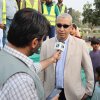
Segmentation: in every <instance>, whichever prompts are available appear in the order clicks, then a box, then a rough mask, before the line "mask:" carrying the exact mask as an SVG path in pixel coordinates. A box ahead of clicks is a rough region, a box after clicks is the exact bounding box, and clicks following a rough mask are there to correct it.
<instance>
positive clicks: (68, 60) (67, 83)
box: [40, 13, 94, 100]
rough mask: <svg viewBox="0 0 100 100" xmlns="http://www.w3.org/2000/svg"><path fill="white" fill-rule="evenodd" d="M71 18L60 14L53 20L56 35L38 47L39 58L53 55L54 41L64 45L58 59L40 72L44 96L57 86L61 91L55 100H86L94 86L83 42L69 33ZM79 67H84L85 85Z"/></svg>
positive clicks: (91, 69) (88, 57) (90, 66)
mask: <svg viewBox="0 0 100 100" xmlns="http://www.w3.org/2000/svg"><path fill="white" fill-rule="evenodd" d="M71 28H72V17H71V16H70V15H69V14H67V13H64V14H61V15H59V16H58V17H57V19H56V36H55V37H53V38H51V39H49V40H47V41H44V43H43V44H42V47H41V53H40V54H41V55H40V57H41V60H43V59H46V58H47V57H49V56H50V55H52V54H53V53H54V52H55V50H54V46H55V43H56V42H58V41H60V42H63V43H64V44H65V49H64V51H63V52H62V53H61V59H60V60H58V61H57V63H55V64H52V65H51V66H53V67H49V68H47V69H46V70H45V71H44V72H42V73H41V74H40V78H41V80H42V82H43V85H44V89H45V93H46V97H47V96H48V95H49V94H50V92H51V91H52V90H53V89H54V88H56V89H58V90H59V89H60V90H61V91H62V92H61V93H60V94H59V98H58V100H86V99H87V98H88V97H89V98H90V97H91V96H92V93H93V89H94V73H93V67H92V63H91V59H90V56H89V54H88V50H87V47H86V43H85V42H84V41H83V40H82V39H79V38H76V37H74V36H71V35H70V29H71ZM81 66H84V67H83V69H84V70H85V74H86V79H87V83H86V87H84V86H83V84H82V81H81Z"/></svg>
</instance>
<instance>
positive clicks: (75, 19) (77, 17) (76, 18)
mask: <svg viewBox="0 0 100 100" xmlns="http://www.w3.org/2000/svg"><path fill="white" fill-rule="evenodd" d="M68 13H69V14H70V15H71V16H72V18H73V23H75V24H76V25H77V26H78V27H80V26H81V21H80V16H81V13H80V12H79V11H76V10H75V9H72V8H69V11H68Z"/></svg>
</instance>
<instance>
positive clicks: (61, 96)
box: [58, 89, 66, 100]
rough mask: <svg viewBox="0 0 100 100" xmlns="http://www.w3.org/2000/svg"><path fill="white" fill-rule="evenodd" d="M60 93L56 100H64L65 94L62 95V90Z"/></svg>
mask: <svg viewBox="0 0 100 100" xmlns="http://www.w3.org/2000/svg"><path fill="white" fill-rule="evenodd" d="M61 90H62V91H61V93H60V94H59V99H58V100H66V98H65V94H64V89H61Z"/></svg>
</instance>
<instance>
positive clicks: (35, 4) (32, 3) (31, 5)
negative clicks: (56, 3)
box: [20, 0, 41, 13]
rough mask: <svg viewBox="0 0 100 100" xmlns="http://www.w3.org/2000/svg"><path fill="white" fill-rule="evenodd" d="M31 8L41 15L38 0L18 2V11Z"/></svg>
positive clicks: (21, 0)
mask: <svg viewBox="0 0 100 100" xmlns="http://www.w3.org/2000/svg"><path fill="white" fill-rule="evenodd" d="M22 8H32V9H35V10H37V11H39V12H40V13H41V1H40V0H20V9H22Z"/></svg>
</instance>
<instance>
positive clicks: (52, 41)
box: [42, 37, 55, 45]
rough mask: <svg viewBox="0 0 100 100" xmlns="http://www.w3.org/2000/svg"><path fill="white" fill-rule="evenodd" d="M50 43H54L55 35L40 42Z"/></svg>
mask: <svg viewBox="0 0 100 100" xmlns="http://www.w3.org/2000/svg"><path fill="white" fill-rule="evenodd" d="M51 43H55V37H53V38H50V39H47V40H45V41H44V42H43V43H42V44H43V45H46V44H47V45H48V44H51Z"/></svg>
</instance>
